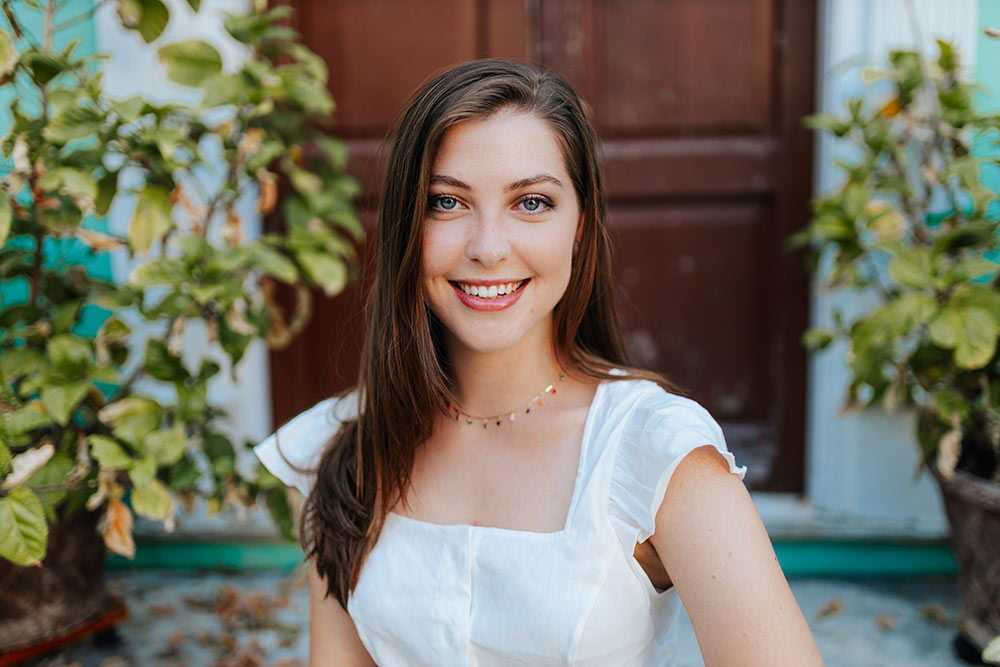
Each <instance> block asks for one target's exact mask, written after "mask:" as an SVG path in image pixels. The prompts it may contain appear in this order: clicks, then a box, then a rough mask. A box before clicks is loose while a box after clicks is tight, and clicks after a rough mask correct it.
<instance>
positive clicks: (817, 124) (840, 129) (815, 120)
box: [805, 113, 851, 138]
mask: <svg viewBox="0 0 1000 667" xmlns="http://www.w3.org/2000/svg"><path fill="white" fill-rule="evenodd" d="M805 124H806V127H808V128H810V129H813V130H824V131H826V132H832V133H833V134H834V135H835V136H837V137H838V138H839V137H843V136H844V135H845V134H847V133H848V132H849V131H850V130H851V124H850V123H848V122H847V121H845V120H844V119H842V118H840V116H837V115H836V114H832V113H819V114H813V115H812V116H806V117H805Z"/></svg>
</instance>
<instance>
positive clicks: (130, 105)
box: [111, 95, 146, 123]
mask: <svg viewBox="0 0 1000 667" xmlns="http://www.w3.org/2000/svg"><path fill="white" fill-rule="evenodd" d="M145 106H146V100H144V99H142V98H141V97H140V96H138V95H133V96H131V97H128V98H126V99H124V100H113V101H112V102H111V108H112V109H113V110H114V112H115V113H117V114H118V116H119V117H120V118H121V119H122V120H123V121H125V122H126V123H134V122H135V121H136V120H137V119H138V118H139V116H140V115H142V110H143V109H144V108H145Z"/></svg>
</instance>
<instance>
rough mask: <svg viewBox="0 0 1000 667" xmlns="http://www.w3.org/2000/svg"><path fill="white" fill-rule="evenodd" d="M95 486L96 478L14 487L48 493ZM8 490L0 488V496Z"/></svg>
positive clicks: (81, 489) (9, 490)
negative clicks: (83, 480)
mask: <svg viewBox="0 0 1000 667" xmlns="http://www.w3.org/2000/svg"><path fill="white" fill-rule="evenodd" d="M95 486H97V480H96V479H90V480H87V481H85V482H60V483H58V484H39V485H37V486H24V487H21V486H15V487H14V488H15V489H17V488H25V489H30V490H32V491H34V492H35V493H49V492H51V491H83V490H84V489H92V488H94V487H95ZM10 492H11V489H0V498H2V497H3V496H6V495H7V494H8V493H10Z"/></svg>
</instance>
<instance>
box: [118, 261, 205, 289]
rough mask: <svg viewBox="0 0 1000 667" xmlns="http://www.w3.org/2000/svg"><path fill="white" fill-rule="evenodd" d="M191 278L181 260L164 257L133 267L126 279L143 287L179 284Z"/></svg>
mask: <svg viewBox="0 0 1000 667" xmlns="http://www.w3.org/2000/svg"><path fill="white" fill-rule="evenodd" d="M191 278H192V276H191V274H190V273H188V272H187V270H185V268H184V263H183V262H182V261H181V260H179V259H174V258H169V257H164V258H159V259H154V260H151V261H149V262H145V263H143V264H140V265H139V266H137V267H135V269H133V270H132V273H131V274H129V277H128V281H129V283H131V284H132V285H134V286H135V287H139V288H142V289H145V288H147V287H152V286H153V285H180V284H182V283H186V282H188V281H190V280H191Z"/></svg>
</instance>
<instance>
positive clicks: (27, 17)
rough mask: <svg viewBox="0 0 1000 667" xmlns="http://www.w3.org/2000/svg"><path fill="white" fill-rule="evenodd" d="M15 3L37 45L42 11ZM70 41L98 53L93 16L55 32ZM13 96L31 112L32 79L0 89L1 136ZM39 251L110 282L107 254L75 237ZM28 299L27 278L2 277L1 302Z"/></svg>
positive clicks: (103, 227) (95, 320)
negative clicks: (92, 249)
mask: <svg viewBox="0 0 1000 667" xmlns="http://www.w3.org/2000/svg"><path fill="white" fill-rule="evenodd" d="M13 6H14V9H15V13H16V15H17V17H18V21H19V23H20V24H21V25H22V26H23V27H24V29H25V33H26V38H27V39H29V40H31V41H33V42H36V43H40V40H41V39H42V34H43V30H42V13H41V12H39V11H36V10H34V9H31V8H30V7H28V6H27V5H25V4H24V3H14V5H13ZM92 8H93V2H92V0H66V2H65V3H64V4H63V5H62V6H61V7H60V9H59V11H57V12H56V17H55V24H56V25H58V24H59V23H62V22H65V21H67V20H70V19H73V18H74V17H77V16H81V15H84V14H86V13H88V12H89V11H90V10H91V9H92ZM0 26H3V28H4V29H5V30H7V31H8V32H9V31H10V24H9V23H8V22H7V20H6V19H5V18H4V17H3V16H2V15H0ZM73 39H79V40H80V44H79V46H77V48H76V51H75V53H76V54H77V55H89V54H92V53H94V52H95V51H96V46H97V39H96V32H95V30H94V21H93V17H90V18H88V19H87V20H85V21H81V22H79V23H76V24H75V25H72V26H70V27H67V28H65V29H64V30H61V31H59V33H57V34H56V38H55V42H54V44H55V46H56V48H62V47H63V46H65V45H66V44H68V43H69V42H70V41H71V40H73ZM17 46H18V48H22V47H23V46H24V42H23V41H18V43H17ZM15 95H16V96H17V97H18V98H19V99H20V104H21V108H22V109H24V110H30V111H32V112H36V111H37V110H38V103H39V101H38V97H37V89H35V88H34V86H33V85H31V84H30V83H28V82H26V81H18V82H17V86H16V87H15V86H14V85H11V84H7V85H4V86H2V87H0V128H3V132H0V134H3V133H4V132H6V130H7V128H8V127H9V126H10V120H11V117H10V112H9V110H8V109H9V107H10V103H11V102H12V101H13V99H14V97H15ZM8 168H9V165H4V166H3V167H0V169H2V170H3V171H4V172H6V171H7V169H8ZM83 226H84V227H86V228H88V229H93V230H97V231H101V232H106V231H107V223H106V222H105V221H104V220H103V219H99V218H94V217H89V218H87V219H86V220H84V223H83ZM8 242H9V243H11V244H18V245H20V246H21V247H27V248H33V247H34V241H33V240H32V239H28V238H17V239H12V240H10V241H8ZM43 250H44V258H45V260H44V263H45V267H46V268H49V269H53V268H56V267H62V266H67V265H81V264H82V265H83V266H86V267H87V271H88V273H90V275H92V276H95V277H98V278H103V279H105V280H111V277H112V276H111V257H110V255H108V254H107V253H100V254H95V255H92V254H90V253H89V252H88V249H87V247H86V246H85V245H84V244H83V243H81V242H80V241H78V240H77V239H74V238H69V239H51V238H50V239H46V241H45V243H44V245H43ZM27 300H28V281H27V280H26V279H23V278H22V279H17V280H10V281H0V304H2V305H10V304H16V303H24V302H25V301H27ZM107 315H108V311H106V310H104V309H102V308H98V307H97V306H87V307H86V308H85V309H84V311H83V314H82V316H81V320H80V323H79V324H78V325H77V326H76V327H75V328H74V331H75V332H76V333H78V334H80V335H84V336H93V335H94V334H96V332H97V329H98V327H100V325H101V323H102V322H103V321H104V319H105V318H106V317H107Z"/></svg>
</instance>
